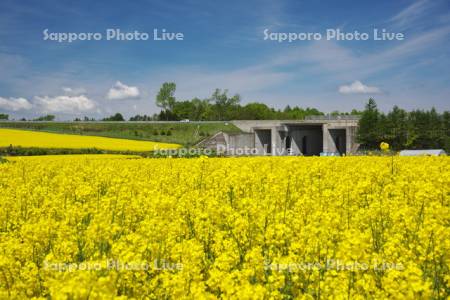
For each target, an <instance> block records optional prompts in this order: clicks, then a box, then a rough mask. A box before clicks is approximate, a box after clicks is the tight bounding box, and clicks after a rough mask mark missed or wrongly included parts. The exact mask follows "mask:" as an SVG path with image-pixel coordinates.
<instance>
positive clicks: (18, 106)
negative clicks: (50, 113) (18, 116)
mask: <svg viewBox="0 0 450 300" xmlns="http://www.w3.org/2000/svg"><path fill="white" fill-rule="evenodd" d="M32 107H33V105H32V104H31V103H30V102H29V101H28V100H27V99H25V98H2V97H0V109H3V110H6V111H19V110H28V109H31V108H32Z"/></svg>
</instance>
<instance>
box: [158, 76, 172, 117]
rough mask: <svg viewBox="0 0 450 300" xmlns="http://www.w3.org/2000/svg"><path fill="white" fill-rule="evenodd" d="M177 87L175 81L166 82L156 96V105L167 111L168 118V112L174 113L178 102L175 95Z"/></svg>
mask: <svg viewBox="0 0 450 300" xmlns="http://www.w3.org/2000/svg"><path fill="white" fill-rule="evenodd" d="M176 89H177V86H176V84H175V83H174V82H164V83H163V85H162V86H161V88H160V90H159V92H158V95H157V96H156V105H157V106H158V107H160V108H162V109H163V110H164V111H165V112H166V117H167V120H168V116H169V114H168V113H167V112H170V113H173V108H174V106H175V103H176V99H175V96H174V94H175V90H176Z"/></svg>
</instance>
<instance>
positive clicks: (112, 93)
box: [106, 81, 140, 100]
mask: <svg viewBox="0 0 450 300" xmlns="http://www.w3.org/2000/svg"><path fill="white" fill-rule="evenodd" d="M139 95H140V92H139V89H138V88H137V87H136V86H128V85H125V84H123V83H122V82H120V81H117V82H116V84H115V85H114V86H113V87H112V88H111V89H110V90H109V91H108V95H107V96H106V98H107V99H109V100H123V99H131V98H138V97H139Z"/></svg>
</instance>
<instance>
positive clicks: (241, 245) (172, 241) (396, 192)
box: [0, 156, 450, 299]
mask: <svg viewBox="0 0 450 300" xmlns="http://www.w3.org/2000/svg"><path fill="white" fill-rule="evenodd" d="M449 163H450V159H449V158H446V157H417V158H407V157H392V158H391V157H341V158H339V157H336V158H332V157H330V158H318V157H316V158H296V157H254V158H209V159H208V158H198V159H126V158H112V157H110V158H109V159H101V158H99V157H98V156H96V157H90V156H70V157H67V158H66V159H60V158H58V159H56V158H55V159H52V158H46V159H43V158H40V157H36V158H32V159H29V158H28V159H22V158H17V159H15V160H14V161H11V162H7V163H3V164H0V191H1V193H0V211H1V214H0V230H1V233H0V298H1V299H6V298H9V299H22V298H26V297H37V298H39V297H41V298H42V299H44V298H45V299H113V298H115V297H117V298H116V299H127V298H134V299H218V298H223V299H293V298H295V299H319V298H320V299H329V298H331V299H448V297H449V295H450V272H449V266H450V208H449V207H450V199H449V198H450V170H449Z"/></svg>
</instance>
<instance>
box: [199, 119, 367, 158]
mask: <svg viewBox="0 0 450 300" xmlns="http://www.w3.org/2000/svg"><path fill="white" fill-rule="evenodd" d="M358 120H359V119H358V118H357V117H355V116H337V117H330V116H317V117H309V118H308V119H305V120H251V121H250V120H249V121H231V123H233V124H234V125H235V126H237V127H238V128H240V129H241V130H242V131H243V133H238V134H227V133H224V132H220V133H218V134H216V135H214V136H213V137H211V138H209V139H207V140H205V141H203V142H202V143H200V144H199V146H200V147H204V148H211V149H216V150H219V151H220V149H222V150H223V152H225V153H227V154H231V155H233V154H234V155H240V154H254V155H306V156H312V155H321V154H322V155H343V154H350V153H354V152H356V151H357V149H358V147H359V145H358V144H357V142H356V130H357V128H358ZM244 149H251V151H253V152H252V153H247V152H243V150H244Z"/></svg>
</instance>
